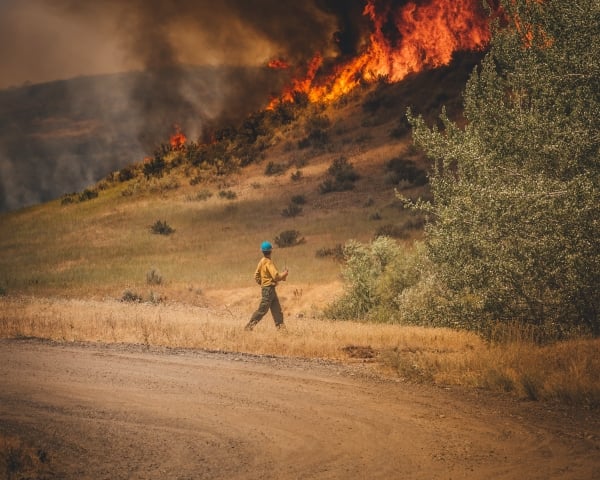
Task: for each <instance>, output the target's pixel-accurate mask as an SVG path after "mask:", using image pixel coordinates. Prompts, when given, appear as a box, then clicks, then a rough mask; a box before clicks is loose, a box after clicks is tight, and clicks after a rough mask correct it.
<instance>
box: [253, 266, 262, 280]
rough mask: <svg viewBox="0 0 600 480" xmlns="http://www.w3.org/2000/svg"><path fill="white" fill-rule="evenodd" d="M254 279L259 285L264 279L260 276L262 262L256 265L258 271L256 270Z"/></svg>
mask: <svg viewBox="0 0 600 480" xmlns="http://www.w3.org/2000/svg"><path fill="white" fill-rule="evenodd" d="M254 280H255V281H256V283H258V284H259V285H260V284H261V283H262V279H261V278H260V263H259V264H258V267H256V272H254Z"/></svg>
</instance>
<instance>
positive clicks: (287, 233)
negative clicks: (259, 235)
mask: <svg viewBox="0 0 600 480" xmlns="http://www.w3.org/2000/svg"><path fill="white" fill-rule="evenodd" d="M305 241H306V240H305V239H304V237H302V236H301V234H300V232H299V231H298V230H284V231H283V232H281V233H280V234H279V235H277V236H276V237H275V244H276V245H277V246H278V247H279V248H285V247H293V246H296V245H300V244H301V243H304V242H305Z"/></svg>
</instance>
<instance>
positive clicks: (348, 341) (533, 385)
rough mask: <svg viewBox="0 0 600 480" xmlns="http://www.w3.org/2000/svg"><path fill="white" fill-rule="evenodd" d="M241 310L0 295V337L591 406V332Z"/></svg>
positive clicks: (599, 397) (594, 370)
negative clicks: (348, 372) (198, 354)
mask: <svg viewBox="0 0 600 480" xmlns="http://www.w3.org/2000/svg"><path fill="white" fill-rule="evenodd" d="M288 302H290V303H293V300H289V299H288ZM242 303H245V302H242ZM223 305H224V304H223ZM249 311H250V309H249V307H248V306H241V305H237V306H236V305H230V306H223V307H220V308H212V307H198V306H190V305H184V304H180V303H167V304H159V305H151V304H131V303H123V302H119V301H115V300H106V301H94V300H76V299H48V298H34V297H5V298H3V299H1V300H0V312H1V313H0V336H1V337H3V338H19V337H41V338H47V339H52V340H57V341H63V342H71V341H92V342H108V343H111V342H119V343H120V342H127V343H138V344H144V345H148V346H164V347H179V348H198V349H206V350H217V351H231V352H243V353H252V354H266V355H278V356H290V357H305V358H321V359H329V360H335V361H361V362H362V361H364V362H372V363H373V366H374V367H377V368H379V369H380V371H383V372H384V373H385V372H387V374H389V375H394V376H399V377H400V378H403V379H406V380H411V381H427V382H433V383H435V384H440V385H462V386H469V387H479V388H486V389H489V390H493V391H504V392H512V393H513V394H516V395H518V396H519V397H522V398H529V399H534V400H559V401H561V402H565V403H570V404H575V405H580V406H586V407H592V408H597V407H598V406H599V405H600V373H599V372H600V356H599V355H598V351H600V350H599V347H600V340H587V339H580V340H571V341H567V342H562V343H556V344H553V345H547V346H539V345H536V344H534V343H531V342H527V341H524V340H520V341H513V342H510V343H503V344H488V343H486V342H484V341H483V340H482V339H481V338H480V337H478V336H477V335H475V334H473V333H470V332H463V331H454V330H447V329H433V328H423V327H408V326H399V325H381V324H366V323H359V322H334V321H328V320H321V319H317V318H308V317H303V318H294V317H292V318H288V319H287V322H286V323H287V331H285V332H278V331H277V330H275V328H274V326H273V322H272V320H271V319H270V317H268V316H267V317H265V319H264V320H263V321H262V322H261V323H260V324H259V325H258V327H257V328H256V329H255V330H254V331H253V332H246V331H244V329H243V327H244V325H245V323H246V321H247V319H248V313H249Z"/></svg>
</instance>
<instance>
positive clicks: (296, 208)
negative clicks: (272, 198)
mask: <svg viewBox="0 0 600 480" xmlns="http://www.w3.org/2000/svg"><path fill="white" fill-rule="evenodd" d="M301 213H302V207H301V206H300V205H297V204H295V203H290V204H289V205H288V206H287V207H285V208H284V209H283V210H282V211H281V215H283V216H284V217H295V216H297V215H300V214H301Z"/></svg>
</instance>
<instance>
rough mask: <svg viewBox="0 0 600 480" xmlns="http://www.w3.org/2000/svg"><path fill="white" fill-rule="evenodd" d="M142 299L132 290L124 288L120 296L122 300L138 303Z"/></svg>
mask: <svg viewBox="0 0 600 480" xmlns="http://www.w3.org/2000/svg"><path fill="white" fill-rule="evenodd" d="M142 300H143V298H142V296H141V295H139V294H138V293H136V292H134V291H132V290H125V291H124V292H123V295H122V296H121V301H122V302H130V303H140V302H141V301H142Z"/></svg>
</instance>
